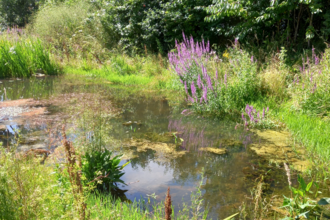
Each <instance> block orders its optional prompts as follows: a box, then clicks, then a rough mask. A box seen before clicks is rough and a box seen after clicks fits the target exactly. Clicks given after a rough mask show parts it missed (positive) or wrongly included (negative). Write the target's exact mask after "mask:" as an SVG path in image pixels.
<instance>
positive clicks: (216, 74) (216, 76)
mask: <svg viewBox="0 0 330 220" xmlns="http://www.w3.org/2000/svg"><path fill="white" fill-rule="evenodd" d="M215 78H216V79H217V80H218V78H219V75H218V70H216V71H215Z"/></svg>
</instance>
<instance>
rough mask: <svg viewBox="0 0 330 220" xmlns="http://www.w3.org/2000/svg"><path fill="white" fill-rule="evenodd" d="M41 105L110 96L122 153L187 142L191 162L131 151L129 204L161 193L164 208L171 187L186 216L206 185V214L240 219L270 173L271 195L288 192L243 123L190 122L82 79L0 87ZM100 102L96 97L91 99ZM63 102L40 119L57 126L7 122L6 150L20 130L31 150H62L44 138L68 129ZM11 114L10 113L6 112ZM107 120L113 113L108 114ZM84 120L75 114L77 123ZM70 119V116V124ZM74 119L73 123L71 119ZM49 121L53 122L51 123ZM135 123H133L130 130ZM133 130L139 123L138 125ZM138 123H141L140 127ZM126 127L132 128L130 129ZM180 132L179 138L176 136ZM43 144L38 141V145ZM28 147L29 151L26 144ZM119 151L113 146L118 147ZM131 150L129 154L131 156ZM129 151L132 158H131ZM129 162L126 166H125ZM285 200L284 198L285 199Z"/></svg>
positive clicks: (159, 103) (184, 148) (159, 99)
mask: <svg viewBox="0 0 330 220" xmlns="http://www.w3.org/2000/svg"><path fill="white" fill-rule="evenodd" d="M4 88H6V91H7V92H6V96H7V97H6V98H7V99H9V100H16V99H23V98H24V99H27V98H33V99H35V100H40V101H42V100H47V99H49V98H50V99H54V100H55V99H56V97H57V96H60V95H63V94H70V95H71V96H72V94H74V95H75V96H76V97H78V98H76V99H74V100H72V99H70V100H69V102H68V103H69V104H70V105H82V104H85V102H86V100H85V98H86V96H84V97H83V98H81V97H80V96H79V94H94V95H95V96H96V95H97V94H102V103H100V105H99V106H96V108H99V109H103V108H105V105H106V104H104V103H106V102H107V101H111V103H112V104H113V105H114V106H115V107H116V108H118V109H120V112H121V113H120V114H119V115H117V117H110V118H104V120H108V121H109V122H110V124H111V129H110V130H109V131H108V133H107V135H108V136H109V137H111V138H113V139H116V140H120V141H123V144H122V145H127V144H126V142H127V141H129V140H132V139H135V140H143V141H150V142H152V143H158V142H161V143H166V144H172V145H173V144H175V143H176V142H178V141H179V139H180V138H182V139H183V142H182V143H181V144H180V145H178V146H177V147H176V148H175V152H176V153H177V152H182V153H183V155H180V156H173V155H174V154H166V153H163V152H156V151H154V150H150V149H149V150H145V151H140V152H139V151H138V149H137V148H138V147H130V148H128V149H130V150H129V151H131V152H133V155H134V156H135V157H132V158H131V159H129V160H131V163H130V164H129V165H128V166H127V167H125V175H124V176H123V180H124V181H125V182H126V183H127V184H128V185H127V186H124V185H123V186H120V188H121V189H123V190H127V192H126V193H125V196H126V197H127V198H128V199H130V200H134V199H140V198H141V197H142V198H144V199H147V195H151V194H153V193H155V195H157V197H156V201H163V200H164V198H165V193H166V190H167V188H168V187H170V188H171V195H172V200H173V205H175V207H176V210H178V209H179V208H182V202H183V201H184V202H186V203H188V204H189V201H190V195H191V192H192V191H195V190H196V186H198V184H199V182H200V181H201V172H202V170H203V168H204V179H203V185H202V199H204V202H203V208H205V207H206V206H208V207H209V209H210V217H212V218H213V219H216V218H219V219H223V218H225V217H228V216H229V215H232V214H234V213H236V212H238V210H239V208H240V206H241V205H242V202H243V201H244V200H245V199H246V196H250V189H251V187H253V186H254V184H255V182H254V179H256V177H257V176H258V175H259V174H262V173H263V174H265V172H268V175H270V178H269V179H268V188H267V190H266V193H273V192H281V193H282V192H283V190H285V189H286V188H287V184H286V181H287V179H286V176H285V174H284V171H281V170H280V171H279V170H276V171H275V169H274V171H272V169H273V168H272V166H270V165H268V163H267V161H262V160H260V158H258V157H257V156H256V155H254V154H253V153H252V152H250V151H249V150H248V147H247V145H248V144H249V143H251V142H252V141H257V140H256V139H255V138H254V137H253V135H252V134H251V133H248V132H246V131H244V130H239V129H238V130H236V129H235V123H234V122H231V121H219V120H213V119H208V118H203V117H198V116H195V115H187V116H184V115H182V114H180V113H181V111H182V110H183V109H184V108H185V107H184V106H183V105H170V103H169V101H168V100H167V99H166V98H165V97H164V96H162V95H159V94H156V93H152V92H150V91H149V92H148V91H139V92H134V93H131V92H128V91H127V88H126V89H123V88H116V87H113V86H111V85H108V84H102V83H101V84H93V83H92V81H89V82H87V81H80V80H79V79H78V78H69V79H67V78H63V77H58V78H52V77H47V78H44V79H30V80H19V81H17V80H14V81H9V80H3V81H2V83H1V84H0V100H1V101H3V100H4V99H5V94H4V92H3V91H4V90H3V89H4ZM91 98H92V99H93V95H92V96H91ZM57 104H58V103H57V102H52V101H50V102H47V108H48V112H47V114H46V115H42V116H37V117H38V118H44V119H47V118H49V120H48V121H47V120H44V121H41V122H40V123H37V124H36V118H35V117H34V118H32V119H30V120H29V119H26V120H25V121H24V122H23V123H18V121H17V120H16V118H15V117H11V118H8V117H7V118H6V116H5V115H4V116H3V117H2V118H1V117H0V128H1V126H2V128H3V129H2V130H1V129H0V140H2V141H3V142H4V146H6V145H9V141H10V140H11V141H12V136H13V133H14V131H13V128H19V129H20V130H21V131H20V132H21V134H22V136H23V137H24V136H25V137H26V138H25V143H24V147H23V149H28V146H33V147H40V148H47V147H50V148H56V144H52V143H51V141H50V140H49V136H48V135H47V134H46V132H43V130H45V129H47V127H49V126H50V124H51V123H49V122H52V121H56V120H57V121H58V122H62V121H63V120H64V119H63V118H61V114H59V113H61V111H63V112H64V111H65V109H64V108H63V106H60V105H57ZM0 110H1V111H4V110H5V108H2V109H0ZM103 111H104V112H106V111H107V110H103ZM75 113H76V112H75V111H73V112H71V113H67V114H72V115H74V114H75ZM63 117H64V116H63ZM65 117H66V118H68V117H67V116H65ZM45 121H46V122H45ZM128 122H129V123H128ZM131 122H132V123H131ZM134 122H136V123H134ZM123 123H124V124H125V123H126V125H127V126H124V125H123ZM38 132H39V133H38ZM173 132H178V133H177V134H176V138H175V137H174V136H173V135H172V136H171V134H172V133H173ZM36 136H37V138H36ZM22 145H23V144H22ZM110 147H111V146H110ZM203 147H214V148H226V149H227V150H228V153H227V154H224V155H217V154H214V153H210V152H206V151H201V150H200V149H201V148H203ZM125 149H126V148H125ZM126 151H127V150H126ZM125 162H126V160H124V161H122V163H125ZM281 193H280V194H281Z"/></svg>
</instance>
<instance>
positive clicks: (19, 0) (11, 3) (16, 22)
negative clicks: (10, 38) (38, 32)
mask: <svg viewBox="0 0 330 220" xmlns="http://www.w3.org/2000/svg"><path fill="white" fill-rule="evenodd" d="M38 6H39V2H38V0H0V18H1V17H2V18H3V20H2V21H1V19H0V31H1V26H2V27H6V26H9V27H13V26H20V27H22V26H24V25H26V24H27V23H28V22H29V21H30V16H31V15H32V14H33V13H34V12H35V11H36V10H37V9H38Z"/></svg>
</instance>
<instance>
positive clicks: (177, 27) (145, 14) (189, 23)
mask: <svg viewBox="0 0 330 220" xmlns="http://www.w3.org/2000/svg"><path fill="white" fill-rule="evenodd" d="M210 3H211V0H208V1H200V0H198V1H193V0H188V1H173V0H166V1H159V0H157V1H152V0H147V1H145V0H143V1H142V0H132V1H122V0H117V1H110V2H105V1H102V0H98V1H95V2H94V4H95V5H97V6H96V7H97V8H98V9H100V10H101V11H104V12H105V13H104V14H102V24H103V27H104V29H105V30H106V32H107V33H108V36H109V38H108V42H109V44H117V43H119V44H120V45H121V46H122V47H123V48H124V49H126V50H129V51H131V53H133V54H134V53H142V52H144V51H145V47H146V49H147V50H150V51H151V52H160V53H162V54H164V53H165V52H167V51H169V50H170V49H171V48H172V47H173V46H174V42H175V40H176V39H178V40H179V39H182V35H181V34H182V32H183V31H184V32H185V33H187V34H189V35H192V36H194V37H195V38H196V39H201V36H203V37H204V38H206V39H211V40H212V41H216V35H215V34H214V33H213V32H212V30H211V28H212V26H213V24H209V23H206V22H205V21H204V18H205V15H206V13H205V12H204V11H203V10H201V9H197V8H196V7H197V6H198V7H200V6H205V5H209V4H210Z"/></svg>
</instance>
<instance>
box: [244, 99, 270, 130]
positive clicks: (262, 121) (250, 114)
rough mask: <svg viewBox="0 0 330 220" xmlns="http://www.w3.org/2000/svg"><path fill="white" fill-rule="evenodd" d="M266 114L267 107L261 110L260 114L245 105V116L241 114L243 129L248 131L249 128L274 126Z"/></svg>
mask: <svg viewBox="0 0 330 220" xmlns="http://www.w3.org/2000/svg"><path fill="white" fill-rule="evenodd" d="M268 112H269V107H267V108H263V110H262V112H260V111H257V110H256V109H255V108H254V107H253V106H252V105H249V104H247V105H246V107H245V114H244V112H243V113H242V120H243V125H244V128H245V129H247V130H249V127H263V128H270V127H274V126H275V124H274V123H273V122H272V121H271V120H269V118H268V117H267V113H268Z"/></svg>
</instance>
